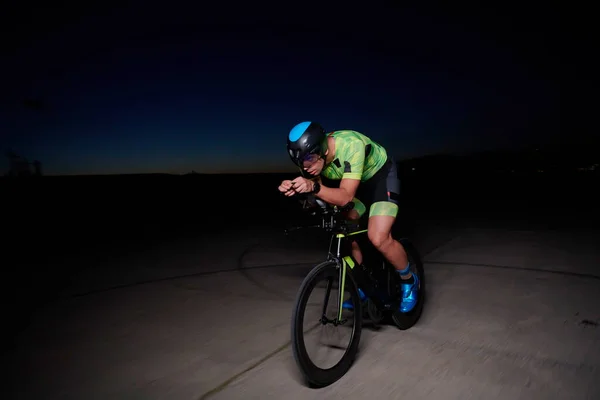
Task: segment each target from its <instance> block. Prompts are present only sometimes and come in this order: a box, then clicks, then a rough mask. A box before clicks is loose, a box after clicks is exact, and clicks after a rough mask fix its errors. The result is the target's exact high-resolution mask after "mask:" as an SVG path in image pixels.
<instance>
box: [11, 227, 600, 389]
mask: <svg viewBox="0 0 600 400" xmlns="http://www.w3.org/2000/svg"><path fill="white" fill-rule="evenodd" d="M567 238H568V239H567ZM417 243H418V244H419V247H420V248H421V249H422V251H423V253H427V256H426V265H425V267H426V271H427V274H428V285H429V286H428V289H429V291H428V293H429V302H428V303H427V308H426V311H425V313H424V315H423V318H422V319H421V321H420V322H419V324H418V325H417V326H415V327H414V328H412V329H411V330H409V331H399V330H398V329H396V328H395V327H394V326H383V327H382V328H381V329H380V330H379V331H375V330H374V329H372V328H370V327H368V326H365V328H364V330H363V336H362V340H361V347H360V352H359V355H358V358H357V360H356V362H355V364H354V365H353V367H352V368H351V370H350V371H349V372H348V374H347V375H346V376H344V377H343V378H342V379H341V380H339V381H338V382H337V383H335V384H333V385H331V386H329V387H327V388H324V389H318V390H315V389H310V388H307V387H306V386H305V385H304V384H303V383H302V382H301V381H300V378H299V375H298V372H297V370H296V367H295V365H294V362H293V358H292V355H291V349H290V347H289V338H290V318H291V311H292V307H293V300H294V297H295V295H296V291H297V289H298V286H299V284H300V282H301V281H302V279H303V278H304V276H305V275H306V274H307V272H308V271H309V270H310V267H311V266H312V265H313V264H314V262H316V261H320V260H322V258H323V257H324V253H323V248H318V249H314V248H313V247H311V248H310V249H308V250H307V251H304V252H303V251H302V250H303V247H302V246H301V242H299V241H296V240H288V241H285V240H283V239H282V238H281V237H280V236H278V233H277V232H269V231H267V230H264V231H261V232H258V233H256V232H252V231H251V230H248V231H246V232H239V235H236V236H235V238H234V239H230V241H229V242H227V238H226V237H215V238H213V240H211V241H208V240H206V239H203V240H201V241H194V240H190V241H189V242H185V243H176V244H171V245H168V246H164V247H162V248H158V249H155V250H153V251H152V252H147V253H145V254H141V255H135V256H130V257H128V258H124V259H122V260H120V261H114V262H112V263H111V264H110V265H105V266H96V267H95V268H89V269H87V270H84V271H82V273H81V274H80V275H79V276H78V277H77V278H76V279H74V280H73V284H72V285H71V286H70V287H69V288H67V289H66V290H64V291H63V293H62V298H61V299H60V300H58V301H54V302H52V303H51V304H48V305H46V306H45V307H44V308H43V309H41V310H39V311H38V313H37V314H35V315H34V316H33V317H32V318H31V321H30V326H29V328H28V329H27V331H26V332H25V334H24V335H22V336H21V337H20V339H19V342H18V346H17V347H16V348H15V349H14V351H13V352H12V359H11V360H10V362H9V363H8V364H6V365H10V371H8V374H10V375H5V376H10V383H11V385H9V386H11V387H12V388H13V392H12V397H11V398H15V399H48V400H50V399H86V400H93V399H103V400H108V399H148V400H151V399H169V400H179V399H182V400H183V399H190V400H192V399H204V398H207V399H214V400H217V399H227V400H235V399H244V400H248V399H287V400H292V399H306V398H322V399H337V398H346V399H364V398H381V399H395V398H398V399H400V398H410V399H428V400H432V399H444V400H449V399H461V400H464V399H508V398H510V399H514V398H519V399H528V400H531V399H598V398H600V327H598V324H599V323H600V278H599V277H600V271H599V270H598V265H599V261H600V253H599V250H598V243H600V236H599V235H598V234H594V235H592V234H591V233H589V232H557V231H546V232H543V231H517V230H510V229H506V228H504V229H496V230H493V229H489V230H481V229H479V230H477V229H464V230H456V229H454V230H448V229H447V230H445V231H443V230H441V229H440V228H439V227H438V229H436V230H435V235H433V234H431V235H426V234H424V235H422V237H420V238H419V239H418V241H417ZM225 244H228V245H229V246H226V245H225ZM325 248H326V247H325Z"/></svg>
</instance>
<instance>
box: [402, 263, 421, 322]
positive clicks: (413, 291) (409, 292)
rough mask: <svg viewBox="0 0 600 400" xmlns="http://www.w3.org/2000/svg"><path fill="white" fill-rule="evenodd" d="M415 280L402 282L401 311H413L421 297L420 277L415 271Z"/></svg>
mask: <svg viewBox="0 0 600 400" xmlns="http://www.w3.org/2000/svg"><path fill="white" fill-rule="evenodd" d="M412 276H413V282H411V283H402V284H401V285H400V287H401V290H402V302H401V303H400V312H403V313H407V312H410V311H412V309H413V308H415V306H416V305H417V301H418V299H419V277H418V276H417V274H415V273H414V272H413V273H412Z"/></svg>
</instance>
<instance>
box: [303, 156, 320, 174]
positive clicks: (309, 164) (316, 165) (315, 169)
mask: <svg viewBox="0 0 600 400" xmlns="http://www.w3.org/2000/svg"><path fill="white" fill-rule="evenodd" d="M324 165H325V160H324V159H323V158H321V157H319V156H318V155H316V154H311V155H310V156H309V157H307V158H305V159H304V161H303V162H302V166H303V168H304V170H305V171H306V172H308V173H309V174H311V175H314V176H317V175H319V174H320V173H321V171H322V170H323V166H324Z"/></svg>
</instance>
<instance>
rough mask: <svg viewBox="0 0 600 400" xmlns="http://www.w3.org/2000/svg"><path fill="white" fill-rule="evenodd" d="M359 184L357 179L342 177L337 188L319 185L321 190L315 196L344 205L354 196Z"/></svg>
mask: <svg viewBox="0 0 600 400" xmlns="http://www.w3.org/2000/svg"><path fill="white" fill-rule="evenodd" d="M359 184H360V180H357V179H342V180H341V182H340V187H339V189H338V188H330V187H327V186H323V185H321V190H319V193H317V194H315V196H317V197H318V198H320V199H321V200H323V201H324V202H327V203H329V204H333V205H336V206H345V205H346V204H348V203H350V202H351V201H352V199H353V198H354V195H355V194H356V190H357V189H358V185H359Z"/></svg>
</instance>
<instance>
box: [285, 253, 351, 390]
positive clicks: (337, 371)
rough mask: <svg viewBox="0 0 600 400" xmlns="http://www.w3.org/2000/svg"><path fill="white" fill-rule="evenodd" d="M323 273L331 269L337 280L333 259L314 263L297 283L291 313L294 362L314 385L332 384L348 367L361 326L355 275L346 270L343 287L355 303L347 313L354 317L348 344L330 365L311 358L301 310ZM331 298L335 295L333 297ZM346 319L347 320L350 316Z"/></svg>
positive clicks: (337, 271)
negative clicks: (315, 362) (300, 281)
mask: <svg viewBox="0 0 600 400" xmlns="http://www.w3.org/2000/svg"><path fill="white" fill-rule="evenodd" d="M323 273H326V274H328V275H329V274H330V273H333V274H334V275H333V276H334V281H337V280H338V278H337V277H338V276H339V270H338V269H337V268H336V263H335V262H334V261H325V262H323V263H321V264H319V265H317V266H316V267H315V268H313V269H312V270H311V271H310V273H309V274H308V275H307V276H306V278H305V279H304V281H303V282H302V284H301V285H300V289H299V291H298V295H297V297H296V303H295V306H294V311H293V314H292V341H291V342H292V350H293V354H294V359H295V360H296V364H297V365H298V368H299V369H300V371H301V373H302V375H303V376H304V379H305V380H306V381H307V383H308V384H309V385H311V386H313V387H317V388H321V387H325V386H328V385H331V384H332V383H334V382H336V381H337V380H338V379H340V378H341V377H342V376H344V374H345V373H346V372H347V371H348V370H349V369H350V367H351V366H352V363H353V362H354V358H355V356H356V353H357V351H358V344H359V342H360V334H361V329H362V308H361V304H360V297H359V294H358V289H357V286H356V283H355V282H354V279H353V278H352V276H351V274H350V273H349V271H348V272H347V273H346V283H345V285H346V286H345V287H346V288H347V290H348V291H349V292H350V295H351V298H352V303H353V306H354V311H353V312H352V313H351V315H352V316H351V317H350V319H352V320H353V321H354V325H353V328H352V334H351V339H350V344H349V345H348V347H347V348H346V351H345V352H344V355H343V356H342V358H341V359H340V361H339V362H338V363H337V364H336V365H334V366H333V367H331V368H327V369H322V368H319V367H317V366H316V365H315V364H314V363H313V362H312V360H311V359H310V357H309V355H308V352H307V351H306V346H305V344H304V329H303V322H304V313H305V311H306V304H307V302H308V298H309V297H310V294H311V292H312V290H313V289H314V287H315V285H316V284H317V282H318V281H319V280H318V277H319V276H320V275H321V274H323ZM333 293H338V292H337V290H336V291H333V292H332V294H333ZM331 300H334V299H333V298H332V299H331ZM334 301H335V300H334ZM347 323H350V320H349V321H348V322H347Z"/></svg>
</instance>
